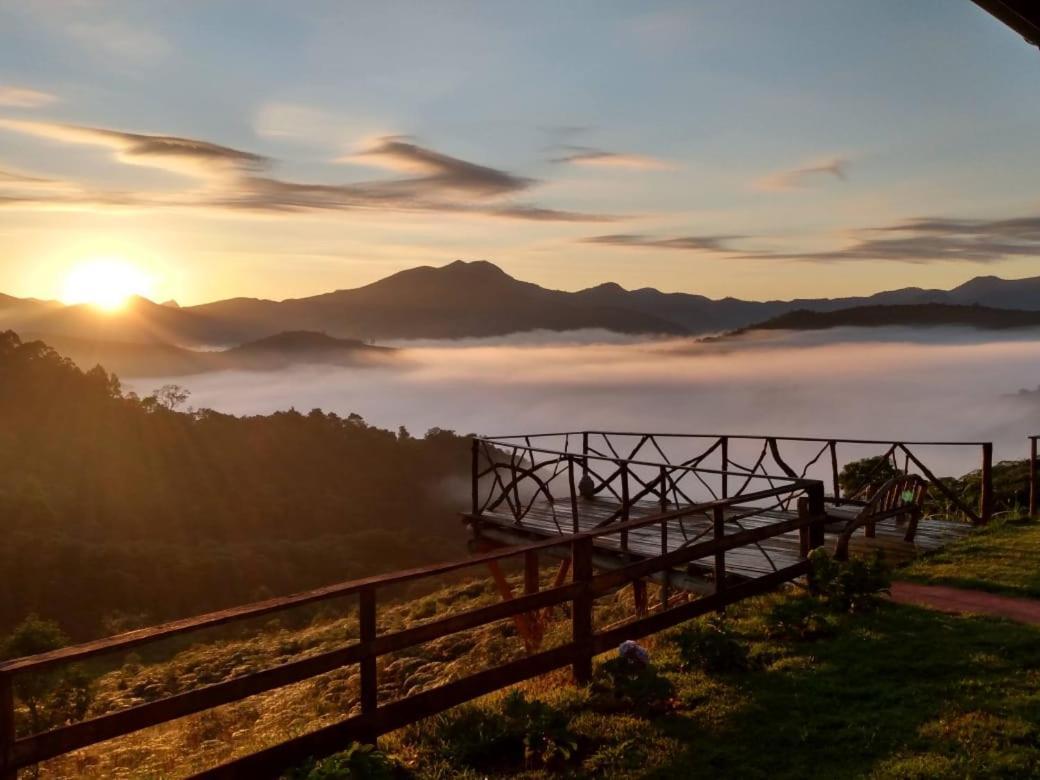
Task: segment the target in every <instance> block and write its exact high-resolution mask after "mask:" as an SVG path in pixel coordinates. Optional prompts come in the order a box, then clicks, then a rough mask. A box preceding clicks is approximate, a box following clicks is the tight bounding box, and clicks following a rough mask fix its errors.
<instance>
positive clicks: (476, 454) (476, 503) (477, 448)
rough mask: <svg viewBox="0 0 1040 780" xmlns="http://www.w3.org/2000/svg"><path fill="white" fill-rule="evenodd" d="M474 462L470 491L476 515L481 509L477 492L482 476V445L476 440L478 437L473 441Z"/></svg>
mask: <svg viewBox="0 0 1040 780" xmlns="http://www.w3.org/2000/svg"><path fill="white" fill-rule="evenodd" d="M472 461H473V462H472V465H471V468H470V470H471V472H472V479H473V486H472V488H471V490H470V492H471V496H470V498H471V501H472V507H473V514H476V513H477V510H478V509H479V508H480V496H479V493H478V490H477V483H478V481H479V480H480V477H479V476H478V475H479V474H480V443H479V442H478V441H477V440H476V437H474V439H473V454H472Z"/></svg>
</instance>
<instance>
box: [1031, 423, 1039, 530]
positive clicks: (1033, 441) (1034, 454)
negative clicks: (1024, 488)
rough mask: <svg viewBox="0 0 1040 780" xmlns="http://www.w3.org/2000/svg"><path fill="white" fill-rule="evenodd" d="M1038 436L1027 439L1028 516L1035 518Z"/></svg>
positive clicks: (1037, 486)
mask: <svg viewBox="0 0 1040 780" xmlns="http://www.w3.org/2000/svg"><path fill="white" fill-rule="evenodd" d="M1038 441H1040V436H1030V437H1029V516H1030V517H1036V516H1037V515H1036V504H1037V498H1038V497H1037V490H1038V489H1040V485H1037V442H1038Z"/></svg>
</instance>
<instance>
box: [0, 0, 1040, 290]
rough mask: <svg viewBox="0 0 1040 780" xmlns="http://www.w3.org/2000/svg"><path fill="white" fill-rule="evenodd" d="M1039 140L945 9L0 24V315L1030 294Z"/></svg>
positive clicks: (1037, 83)
mask: <svg viewBox="0 0 1040 780" xmlns="http://www.w3.org/2000/svg"><path fill="white" fill-rule="evenodd" d="M1037 139H1040V51H1038V50H1037V48H1035V47H1031V46H1029V45H1027V44H1026V43H1025V42H1024V41H1022V39H1021V38H1020V37H1018V36H1017V35H1016V34H1015V33H1014V32H1012V31H1011V30H1009V29H1007V28H1006V27H1004V26H1003V25H1002V24H1000V23H999V22H997V21H996V20H995V19H992V18H991V17H989V16H988V15H987V14H985V13H984V12H983V11H981V10H980V9H979V8H978V7H977V6H975V5H974V4H973V3H971V2H968V0H914V2H905V0H872V2H853V1H852V0H844V1H842V2H835V1H834V0H788V1H786V2H783V3H777V2H774V1H773V0H734V2H728V3H718V2H708V1H707V0H704V1H703V2H695V1H694V0H686V1H685V2H640V3H634V2H610V1H609V0H595V1H592V0H589V1H588V2H580V1H579V0H573V1H571V2H567V3H559V2H539V1H536V0H531V1H529V2H524V3H514V2H497V1H492V2H450V0H445V2H438V3H427V2H419V1H418V0H416V1H415V2H396V1H394V0H388V1H387V2H378V3H376V2H367V3H359V2H308V1H306V0H305V1H303V2H297V3H276V2H262V1H261V0H253V1H252V2H227V1H224V0H211V1H209V2H197V1H195V0H184V1H183V2H144V1H141V0H138V1H137V2H107V1H105V0H69V1H68V2H60V3H59V2H39V3H24V2H13V1H12V0H0V291H2V292H5V293H8V294H12V295H18V296H33V297H39V298H61V297H62V295H63V290H64V289H65V285H66V281H67V279H68V277H69V275H70V274H74V273H75V272H76V269H77V267H81V266H83V264H84V263H87V262H91V261H96V260H98V259H105V258H108V259H113V258H114V259H115V260H118V261H121V262H125V263H127V264H130V265H132V266H134V267H136V268H137V269H138V271H139V272H140V273H143V274H146V275H147V276H148V278H149V279H150V280H151V284H150V286H149V293H150V294H152V296H153V297H155V298H157V299H167V298H174V299H176V300H178V301H179V302H180V303H182V304H192V303H201V302H204V301H209V300H215V299H219V298H227V297H233V296H254V297H265V298H275V299H282V298H287V297H299V296H304V295H310V294H317V293H321V292H326V291H329V290H333V289H342V288H349V287H355V286H359V285H362V284H367V283H369V282H372V281H375V280H376V279H379V278H381V277H383V276H386V275H388V274H390V273H393V272H395V271H398V270H402V269H404V268H409V267H413V266H416V265H442V264H445V263H448V262H451V261H452V260H455V259H459V258H461V259H487V260H491V261H492V262H495V263H496V264H498V265H500V266H501V267H502V268H503V269H505V270H506V271H507V272H509V273H510V274H512V275H514V276H516V277H518V278H521V279H525V280H529V281H533V282H537V283H539V284H542V285H544V286H547V287H554V288H558V289H568V290H575V289H581V288H583V287H588V286H592V285H594V284H598V283H600V282H604V281H608V280H609V281H615V282H618V283H620V284H622V285H623V286H625V287H628V288H639V287H647V286H651V287H657V288H659V289H662V290H669V291H673V290H675V291H688V292H697V293H702V294H705V295H709V296H712V297H724V296H736V297H741V298H750V299H769V298H792V297H808V296H839V295H849V294H865V293H870V292H874V291H877V290H882V289H892V288H897V287H905V286H911V285H913V286H923V287H944V288H946V287H951V286H954V285H956V284H959V283H961V282H963V281H966V280H967V279H970V278H971V277H974V276H977V275H983V274H995V275H999V276H1004V277H1007V278H1017V277H1025V276H1031V275H1038V274H1040V263H1038V262H1037V260H1036V256H1037V253H1038V248H1040V185H1038V183H1037V177H1036V163H1037V160H1038V140H1037Z"/></svg>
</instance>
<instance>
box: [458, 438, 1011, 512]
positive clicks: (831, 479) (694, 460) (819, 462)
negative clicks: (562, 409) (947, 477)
mask: <svg viewBox="0 0 1040 780" xmlns="http://www.w3.org/2000/svg"><path fill="white" fill-rule="evenodd" d="M677 440H685V441H688V442H690V443H691V444H693V445H697V443H698V442H701V443H703V444H701V445H699V446H697V449H698V451H697V452H696V453H695V454H692V455H687V456H685V457H684V458H683V459H682V460H680V461H679V462H672V458H670V457H669V456H668V455H667V454H666V453H665V449H664V447H663V444H664V443H665V442H669V441H677ZM482 441H485V442H487V444H488V446H495V447H499V448H505V449H507V450H508V449H509V448H515V449H518V450H531V451H535V452H541V453H559V454H563V453H567V454H580V455H581V456H583V457H584V458H586V461H585V463H586V464H587V463H589V462H594V459H596V458H602V459H607V460H619V461H627V462H629V463H653V464H659V463H661V462H665V463H667V464H668V465H670V466H675V467H681V466H693V467H696V470H697V471H701V472H712V471H714V472H717V473H718V474H720V475H721V479H720V483H721V490H720V491H719V492H718V497H721V498H726V497H728V496H730V495H731V494H732V490H731V489H730V487H731V484H732V482H733V480H734V479H736V480H740V482H741V483H742V484H745V485H746V483H745V482H744V479H745V478H746V477H747V476H749V475H752V474H754V475H757V476H764V477H767V478H768V477H771V478H772V479H774V480H776V479H780V478H799V479H804V478H807V477H808V476H809V473H808V472H809V470H810V469H812V468H814V467H816V468H819V469H822V470H824V471H826V476H827V482H828V483H829V484H828V488H829V490H830V495H831V496H833V497H834V498H835V499H836V500H837V503H840V501H841V498H842V491H841V486H840V485H839V475H840V471H841V467H842V465H843V463H842V462H841V454H840V453H844V452H847V451H849V450H850V449H853V448H855V449H857V450H859V451H860V453H861V455H862V450H863V449H864V448H868V447H872V448H875V451H877V452H879V453H880V454H881V456H882V460H888V461H889V462H891V463H892V465H893V466H895V467H896V468H898V469H900V470H902V471H910V470H911V469H916V470H917V471H918V472H919V473H920V475H921V476H922V477H923V478H924V479H925V480H927V481H928V483H929V484H930V485H931V487H932V488H933V489H934V490H935V491H936V492H937V493H939V494H941V495H943V496H945V497H946V498H947V499H948V500H949V502H950V504H951V505H952V506H953V507H955V508H956V509H957V511H959V512H960V513H962V514H963V515H964V517H965V518H967V519H968V520H970V521H971V522H972V523H974V524H977V525H981V524H985V523H988V522H989V521H990V519H991V518H992V516H993V444H992V442H983V441H906V440H887V439H839V438H819V437H811V436H771V435H744V434H741V435H734V434H719V433H634V432H629V431H564V432H560V433H539V434H511V435H507V436H490V437H486V438H484V439H483V440H482ZM737 444H743V445H745V446H746V447H751V448H752V453H755V452H757V457H756V458H755V459H754V460H753V461H748V462H738V456H737V454H736V453H735V451H734V450H735V445H737ZM798 445H809V446H810V448H811V451H810V457H807V458H806V459H805V461H804V462H803V463H797V462H796V461H795V459H794V457H793V456H792V454H791V449H792V447H795V446H798ZM923 448H943V449H945V450H946V451H948V452H949V451H954V450H964V449H968V450H970V449H975V450H976V451H977V452H978V453H979V455H980V459H979V461H978V462H979V464H980V466H979V476H980V491H979V503H978V506H975V507H973V506H969V505H968V504H967V503H966V502H965V500H964V499H962V498H961V497H960V496H958V495H956V494H955V493H954V492H953V491H951V490H950V488H949V486H948V485H947V484H946V483H945V482H943V481H942V480H941V479H940V478H939V477H938V476H937V475H936V474H935V473H934V472H933V470H932V469H931V468H930V467H929V466H928V465H926V463H925V458H924V457H923V456H922V454H921V450H922V449H923ZM752 457H754V454H752ZM588 459H593V460H592V461H590V460H588ZM709 460H710V462H711V463H713V464H714V466H713V468H707V467H706V464H707V463H708V462H709ZM767 466H768V467H770V468H774V467H775V469H776V471H778V472H779V476H776V475H770V474H769V468H767ZM582 473H583V476H584V475H585V474H587V473H588V471H587V469H586V470H583V472H582ZM474 489H475V488H474ZM713 492H714V491H713Z"/></svg>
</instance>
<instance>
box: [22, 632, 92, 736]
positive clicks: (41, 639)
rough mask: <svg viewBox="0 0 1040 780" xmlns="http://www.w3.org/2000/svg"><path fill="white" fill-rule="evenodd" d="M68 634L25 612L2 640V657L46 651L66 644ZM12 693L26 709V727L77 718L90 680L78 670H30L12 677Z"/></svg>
mask: <svg viewBox="0 0 1040 780" xmlns="http://www.w3.org/2000/svg"><path fill="white" fill-rule="evenodd" d="M68 641H69V639H68V637H67V636H66V635H65V632H64V631H62V630H61V627H60V626H59V625H58V624H57V623H55V622H54V621H53V620H44V619H43V618H41V617H40V616H39V615H29V616H28V617H27V618H25V620H23V621H22V622H21V623H19V624H18V625H17V626H16V627H15V629H14V631H12V632H11V634H10V636H8V637H7V639H6V640H5V641H4V643H3V647H2V653H3V657H4V658H21V657H22V656H26V655H36V654H38V653H46V652H48V651H50V650H57V649H58V648H59V647H64V646H65V645H67V644H68ZM14 692H15V695H16V696H18V698H19V699H21V701H22V703H23V704H24V705H25V707H26V709H27V710H28V711H29V731H30V732H32V733H36V732H38V731H43V730H44V729H47V728H50V727H52V726H56V725H59V724H61V723H66V722H68V721H71V720H79V719H81V718H82V717H83V716H84V715H85V714H86V712H87V708H88V707H89V706H90V700H91V696H90V684H89V681H88V679H87V678H86V676H85V675H84V674H83V673H82V671H80V670H78V669H67V670H65V671H64V672H31V673H28V674H20V675H18V676H17V677H15V681H14Z"/></svg>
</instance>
